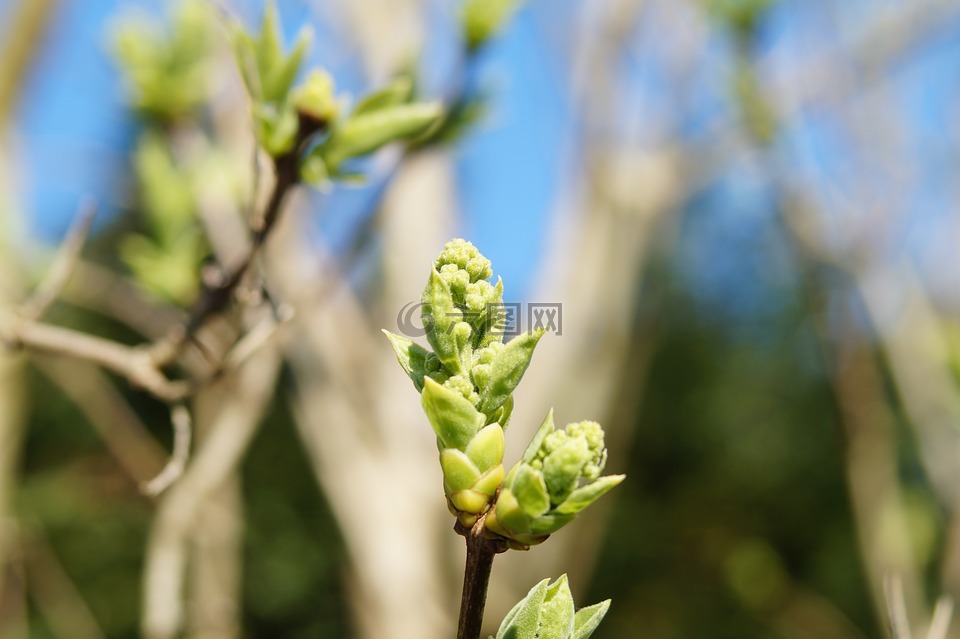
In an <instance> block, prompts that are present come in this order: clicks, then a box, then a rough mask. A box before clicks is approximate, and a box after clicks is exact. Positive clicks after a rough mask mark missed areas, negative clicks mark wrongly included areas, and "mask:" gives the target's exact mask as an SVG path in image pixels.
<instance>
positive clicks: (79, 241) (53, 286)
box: [20, 202, 97, 319]
mask: <svg viewBox="0 0 960 639" xmlns="http://www.w3.org/2000/svg"><path fill="white" fill-rule="evenodd" d="M96 214H97V207H96V205H95V204H94V203H92V202H89V203H86V204H84V205H83V206H81V208H80V211H79V212H78V213H77V217H76V218H75V219H74V220H73V224H71V226H70V229H69V230H68V231H67V237H66V239H64V241H63V244H61V245H60V250H59V251H57V255H56V257H55V258H54V260H53V265H52V266H51V267H50V270H49V271H47V275H46V277H45V278H44V279H43V281H42V282H40V284H39V286H37V288H36V290H35V291H34V293H33V297H31V298H30V299H29V300H28V301H27V302H26V303H25V304H24V305H23V307H22V308H21V311H20V313H21V315H22V316H23V317H25V318H28V319H40V318H41V317H43V315H44V314H45V313H46V312H47V309H48V308H50V305H51V304H53V302H54V300H56V299H57V297H58V296H59V295H60V292H61V291H63V288H64V287H65V286H66V285H67V282H68V281H69V280H70V277H71V276H72V275H73V273H74V270H75V269H76V266H77V263H78V262H79V260H80V253H81V251H82V250H83V245H84V244H85V243H86V241H87V236H88V235H89V234H90V227H91V226H92V225H93V218H94V217H95V216H96Z"/></svg>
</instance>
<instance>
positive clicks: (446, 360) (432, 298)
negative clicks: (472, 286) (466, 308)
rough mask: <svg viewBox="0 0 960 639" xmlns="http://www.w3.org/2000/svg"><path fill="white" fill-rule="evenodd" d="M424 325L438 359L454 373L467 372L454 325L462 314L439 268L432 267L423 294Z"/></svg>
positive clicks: (422, 311)
mask: <svg viewBox="0 0 960 639" xmlns="http://www.w3.org/2000/svg"><path fill="white" fill-rule="evenodd" d="M420 301H422V302H423V307H422V309H421V313H422V320H423V328H424V329H425V330H426V332H427V341H428V342H430V345H431V346H433V351H434V353H436V354H437V359H439V360H440V362H441V363H442V364H443V365H444V366H445V367H446V368H447V369H448V370H449V371H452V372H454V373H461V372H463V365H462V363H461V362H460V350H459V348H458V346H457V340H456V339H455V337H454V335H453V333H452V331H451V329H452V328H453V325H454V324H455V323H456V322H457V320H458V319H459V317H460V312H459V311H458V310H457V308H456V307H455V306H454V304H453V294H452V293H451V292H450V287H449V286H448V285H447V283H446V282H445V281H444V279H443V278H442V277H440V273H438V272H437V271H436V269H430V279H429V280H427V287H426V288H425V289H424V291H423V295H422V297H421V298H420Z"/></svg>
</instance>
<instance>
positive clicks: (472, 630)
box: [456, 516, 506, 639]
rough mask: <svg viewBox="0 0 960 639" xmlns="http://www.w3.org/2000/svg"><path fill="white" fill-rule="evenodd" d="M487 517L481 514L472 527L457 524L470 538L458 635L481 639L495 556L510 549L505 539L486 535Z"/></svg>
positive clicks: (460, 638) (459, 530) (465, 638)
mask: <svg viewBox="0 0 960 639" xmlns="http://www.w3.org/2000/svg"><path fill="white" fill-rule="evenodd" d="M483 520H484V517H482V516H481V517H480V519H478V520H477V523H475V524H474V525H473V527H472V528H470V529H467V528H466V527H464V526H461V525H460V524H459V523H458V524H457V528H456V530H457V532H459V533H460V534H461V535H463V536H464V538H466V540H467V564H466V569H465V570H464V574H463V595H462V596H461V598H460V623H459V624H458V626H457V639H480V630H481V626H482V625H483V608H484V606H485V605H486V603H487V587H488V586H489V585H490V570H491V569H492V568H493V558H494V556H496V555H497V553H501V552H503V551H505V550H506V546H504V545H503V543H502V542H500V541H495V540H492V539H488V538H486V537H484V534H483Z"/></svg>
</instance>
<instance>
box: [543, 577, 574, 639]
mask: <svg viewBox="0 0 960 639" xmlns="http://www.w3.org/2000/svg"><path fill="white" fill-rule="evenodd" d="M573 616H574V608H573V595H572V594H571V593H570V585H569V584H568V583H567V576H566V575H561V576H560V578H559V579H557V580H556V581H555V582H554V583H553V584H551V586H550V588H549V589H548V590H547V594H546V596H545V597H544V598H543V605H541V606H540V629H539V630H538V635H537V636H538V637H543V638H546V637H556V638H557V639H568V638H569V637H570V635H572V634H573V628H574V623H573Z"/></svg>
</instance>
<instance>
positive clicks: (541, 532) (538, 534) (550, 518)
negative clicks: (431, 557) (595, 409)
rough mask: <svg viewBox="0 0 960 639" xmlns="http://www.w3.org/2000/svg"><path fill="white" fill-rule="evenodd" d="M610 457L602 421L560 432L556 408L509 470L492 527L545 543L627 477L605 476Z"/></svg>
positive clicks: (490, 518) (522, 542) (515, 538)
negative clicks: (606, 447) (550, 536)
mask: <svg viewBox="0 0 960 639" xmlns="http://www.w3.org/2000/svg"><path fill="white" fill-rule="evenodd" d="M605 461H606V449H605V448H604V447H603V430H602V429H601V428H600V425H599V424H597V423H596V422H579V423H576V424H570V425H568V426H567V427H566V428H565V429H564V430H561V431H558V430H556V429H555V427H554V423H553V411H550V412H549V413H548V414H547V416H546V418H545V419H544V420H543V423H542V424H541V426H540V428H539V429H538V430H537V434H536V435H535V436H534V438H533V441H532V442H531V443H530V446H529V447H528V448H527V451H526V453H524V456H523V458H522V459H521V460H520V461H519V462H518V463H517V464H516V465H515V466H514V467H513V468H512V469H511V470H510V472H509V473H508V474H507V477H506V479H505V480H504V485H503V488H502V489H501V491H500V496H499V497H498V499H497V503H496V505H495V507H494V508H493V510H491V512H490V513H488V514H487V518H486V521H485V524H486V528H487V529H488V530H490V531H492V532H494V533H496V534H498V535H501V536H503V537H505V538H507V539H508V540H511V541H512V542H515V544H516V545H519V546H532V545H535V544H538V543H541V542H542V541H544V540H545V539H546V538H547V537H548V536H549V535H550V534H552V533H554V532H556V531H557V530H559V529H560V528H561V527H563V526H564V525H566V524H567V523H569V522H570V521H572V520H573V519H574V518H575V517H576V515H577V513H579V512H580V511H581V510H583V509H584V508H586V507H587V506H589V505H590V504H592V503H593V502H595V501H596V500H597V499H599V498H600V497H601V496H603V495H604V494H605V493H606V492H607V491H608V490H610V489H611V488H613V487H614V486H616V485H617V484H619V483H620V482H621V481H623V478H624V476H623V475H611V476H608V477H599V473H600V471H601V470H602V469H603V464H604V463H605Z"/></svg>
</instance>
